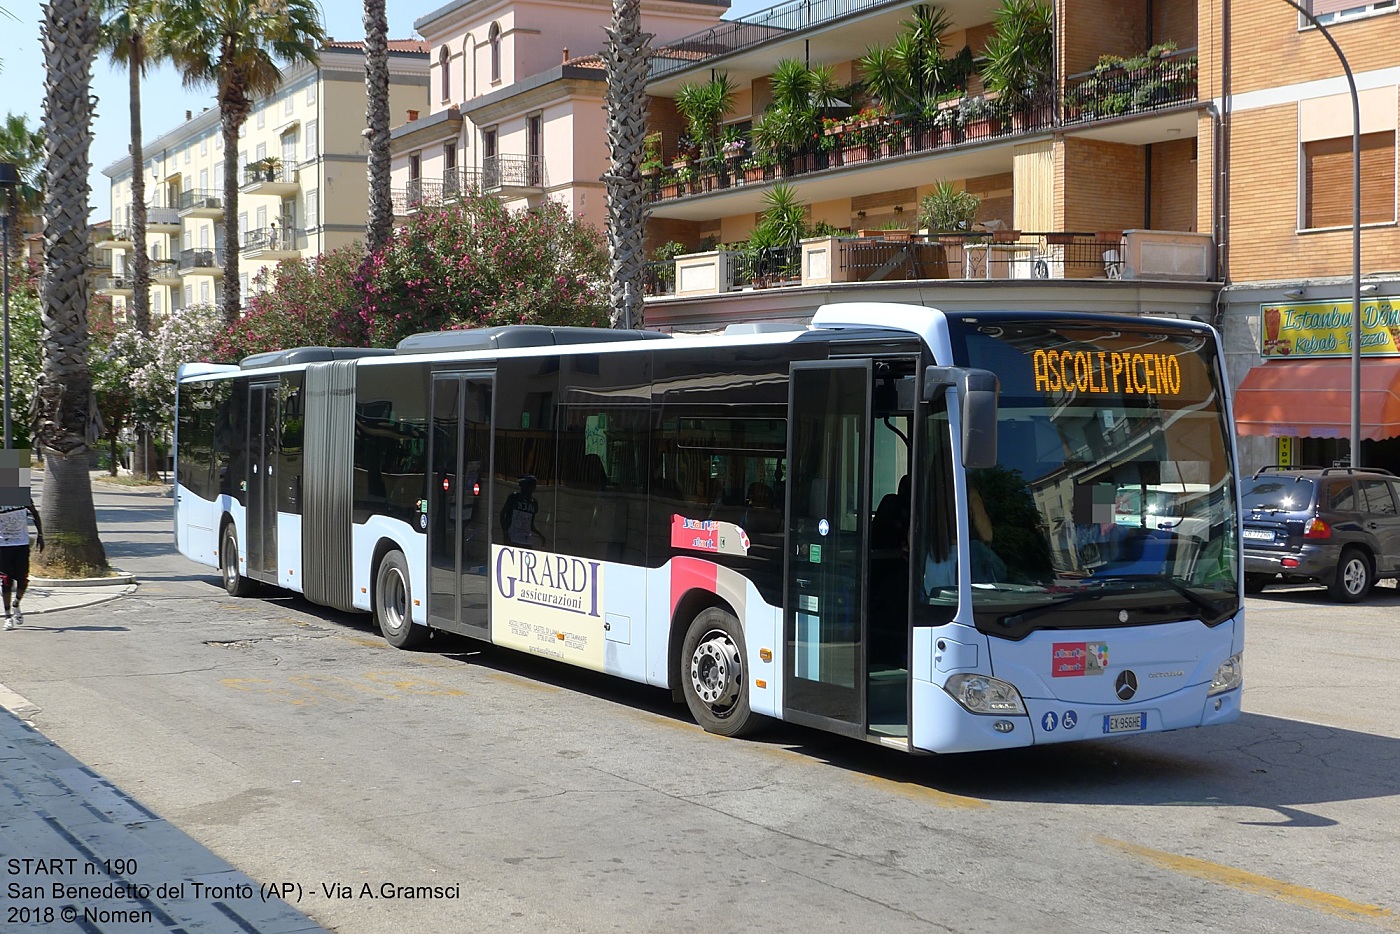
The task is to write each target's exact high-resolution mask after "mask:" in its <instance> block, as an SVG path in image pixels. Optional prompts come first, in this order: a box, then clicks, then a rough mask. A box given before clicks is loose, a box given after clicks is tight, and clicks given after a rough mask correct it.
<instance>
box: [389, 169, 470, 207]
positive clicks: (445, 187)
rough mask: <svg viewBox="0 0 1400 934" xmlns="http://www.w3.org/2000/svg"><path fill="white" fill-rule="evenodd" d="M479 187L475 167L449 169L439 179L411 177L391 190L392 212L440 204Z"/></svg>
mask: <svg viewBox="0 0 1400 934" xmlns="http://www.w3.org/2000/svg"><path fill="white" fill-rule="evenodd" d="M480 187H481V173H479V172H477V171H476V170H475V169H449V170H448V171H447V172H446V173H445V174H444V175H443V176H442V178H440V179H437V178H411V179H409V180H408V184H406V185H405V186H404V187H403V188H395V189H394V192H393V201H394V213H395V214H398V215H404V214H407V213H408V212H409V211H411V210H414V209H416V208H418V207H419V206H421V205H424V204H429V205H431V204H441V203H443V202H444V201H450V200H452V199H453V198H457V197H460V196H461V195H462V194H464V193H466V192H468V191H472V190H475V189H478V188H480Z"/></svg>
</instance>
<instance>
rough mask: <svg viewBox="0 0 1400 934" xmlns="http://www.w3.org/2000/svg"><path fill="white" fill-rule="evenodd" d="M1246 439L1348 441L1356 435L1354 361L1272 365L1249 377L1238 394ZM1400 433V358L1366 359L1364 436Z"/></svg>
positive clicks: (1363, 374)
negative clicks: (1352, 406) (1351, 436)
mask: <svg viewBox="0 0 1400 934" xmlns="http://www.w3.org/2000/svg"><path fill="white" fill-rule="evenodd" d="M1235 426H1236V429H1237V430H1238V431H1239V433H1240V434H1242V435H1271V436H1274V437H1296V438H1346V437H1348V436H1349V435H1350V434H1351V361H1350V360H1347V359H1340V360H1306V361H1304V360H1298V361H1292V360H1290V361H1282V360H1279V361H1270V362H1268V363H1263V364H1260V365H1258V366H1256V367H1254V369H1252V370H1250V371H1249V372H1248V373H1246V374H1245V377H1244V382H1242V383H1240V388H1239V389H1238V390H1236V392H1235ZM1396 435H1400V359H1396V358H1385V357H1382V358H1376V357H1368V358H1365V359H1363V360H1362V361H1361V437H1362V438H1364V439H1365V440H1367V441H1379V440H1381V439H1382V438H1390V437H1394V436H1396Z"/></svg>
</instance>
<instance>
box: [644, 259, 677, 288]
mask: <svg viewBox="0 0 1400 934" xmlns="http://www.w3.org/2000/svg"><path fill="white" fill-rule="evenodd" d="M642 292H643V294H645V295H675V294H676V263H675V260H669V259H665V260H654V261H652V262H649V263H647V264H646V268H645V269H644V270H643V272H642Z"/></svg>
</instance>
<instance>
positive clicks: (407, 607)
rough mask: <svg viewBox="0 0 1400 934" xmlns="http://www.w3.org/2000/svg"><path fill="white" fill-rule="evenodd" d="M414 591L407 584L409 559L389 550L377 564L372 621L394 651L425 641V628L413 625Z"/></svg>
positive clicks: (410, 647)
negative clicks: (377, 625) (376, 624)
mask: <svg viewBox="0 0 1400 934" xmlns="http://www.w3.org/2000/svg"><path fill="white" fill-rule="evenodd" d="M412 607H413V591H412V589H411V588H410V587H409V583H408V560H407V559H406V558H404V556H403V552H401V551H391V552H389V553H388V554H386V555H385V556H384V558H383V559H382V560H381V561H380V562H379V572H378V573H377V574H376V575H375V577H374V620H375V622H377V623H378V624H379V631H380V632H382V633H383V634H384V641H386V642H388V643H389V644H390V645H392V646H393V647H394V648H396V649H412V648H417V647H418V646H420V645H422V644H423V643H424V642H425V641H427V638H428V628H427V627H426V626H415V625H413V609H412Z"/></svg>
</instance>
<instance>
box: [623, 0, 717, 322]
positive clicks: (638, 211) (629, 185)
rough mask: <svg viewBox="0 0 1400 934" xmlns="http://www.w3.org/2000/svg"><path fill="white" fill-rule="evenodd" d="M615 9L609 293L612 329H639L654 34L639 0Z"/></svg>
mask: <svg viewBox="0 0 1400 934" xmlns="http://www.w3.org/2000/svg"><path fill="white" fill-rule="evenodd" d="M612 12H613V19H612V25H611V26H610V27H609V28H608V29H607V30H606V32H607V36H608V44H607V46H606V47H605V48H604V49H603V61H604V62H605V63H606V65H607V76H608V89H607V97H606V106H607V111H608V149H609V151H610V153H611V156H612V162H611V165H610V166H609V167H608V173H607V174H606V175H604V176H603V181H604V183H605V184H606V186H607V190H608V271H609V280H610V293H611V295H610V297H611V300H612V301H611V304H612V314H613V327H618V328H640V327H641V326H642V273H643V271H644V270H645V268H646V252H645V242H646V241H645V236H646V212H647V205H646V196H645V193H644V191H643V190H642V175H641V165H640V163H641V161H642V147H643V145H644V144H645V141H646V135H647V97H646V81H647V59H648V57H649V55H650V52H649V46H650V43H651V38H652V37H651V34H650V33H645V32H642V27H641V22H642V5H641V2H640V0H613V2H612ZM730 97H731V100H732V93H731V95H730Z"/></svg>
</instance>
